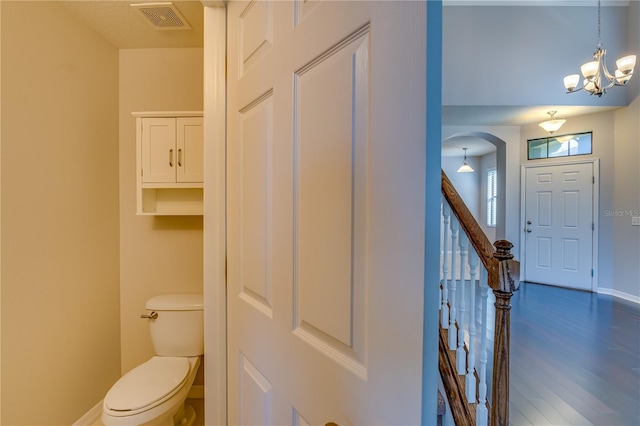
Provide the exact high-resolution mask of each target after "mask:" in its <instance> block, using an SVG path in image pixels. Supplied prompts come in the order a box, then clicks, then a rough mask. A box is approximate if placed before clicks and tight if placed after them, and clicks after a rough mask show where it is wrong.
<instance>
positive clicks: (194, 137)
mask: <svg viewBox="0 0 640 426" xmlns="http://www.w3.org/2000/svg"><path fill="white" fill-rule="evenodd" d="M176 124H177V138H176V149H177V160H176V161H177V163H176V164H177V169H176V181H177V182H202V181H203V168H204V162H203V158H204V152H203V145H204V143H203V141H204V136H203V128H202V117H180V118H178V119H177V123H176Z"/></svg>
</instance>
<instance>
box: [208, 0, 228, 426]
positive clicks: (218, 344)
mask: <svg viewBox="0 0 640 426" xmlns="http://www.w3.org/2000/svg"><path fill="white" fill-rule="evenodd" d="M202 3H203V7H204V46H205V48H204V51H203V61H204V94H203V103H204V159H205V167H204V182H205V185H204V215H203V220H204V231H203V234H204V237H203V246H204V247H203V252H204V258H203V264H204V265H203V267H204V271H203V272H204V285H203V287H204V307H205V309H204V321H205V336H204V352H205V354H206V356H205V357H204V365H205V369H204V382H205V389H206V390H205V401H204V404H205V412H206V413H207V414H206V416H207V424H214V425H226V424H227V310H226V308H227V291H226V289H227V277H226V260H227V236H226V229H227V219H226V214H227V213H226V186H227V182H226V175H227V172H226V157H227V155H226V146H227V130H226V129H227V112H226V111H227V99H226V57H227V53H226V49H227V46H226V44H227V9H226V3H225V1H221V0H206V1H205V0H203V1H202Z"/></svg>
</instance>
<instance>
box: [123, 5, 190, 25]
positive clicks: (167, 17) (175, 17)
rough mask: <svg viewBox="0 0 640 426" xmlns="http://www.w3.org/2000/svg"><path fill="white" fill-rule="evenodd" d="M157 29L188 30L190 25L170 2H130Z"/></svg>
mask: <svg viewBox="0 0 640 426" xmlns="http://www.w3.org/2000/svg"><path fill="white" fill-rule="evenodd" d="M131 6H132V7H135V8H136V9H137V10H138V12H140V13H141V14H142V16H144V17H145V18H146V21H147V22H149V24H151V26H152V27H153V28H155V29H157V30H190V29H191V26H189V23H188V22H187V20H186V19H184V17H183V16H182V15H181V14H180V12H179V11H178V9H176V7H175V6H174V5H173V4H172V3H169V2H167V3H139V4H132V5H131Z"/></svg>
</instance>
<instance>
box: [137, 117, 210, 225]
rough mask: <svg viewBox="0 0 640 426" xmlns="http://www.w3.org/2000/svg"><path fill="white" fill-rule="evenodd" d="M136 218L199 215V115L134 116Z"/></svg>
mask: <svg viewBox="0 0 640 426" xmlns="http://www.w3.org/2000/svg"><path fill="white" fill-rule="evenodd" d="M133 116H134V117H135V118H136V150H137V156H136V157H137V161H136V164H137V170H136V172H137V185H136V187H137V214H139V215H201V214H202V201H203V196H202V195H203V168H204V166H203V165H204V161H203V158H204V156H203V146H204V138H203V125H202V122H203V120H202V113H201V112H189V111H187V112H136V113H133Z"/></svg>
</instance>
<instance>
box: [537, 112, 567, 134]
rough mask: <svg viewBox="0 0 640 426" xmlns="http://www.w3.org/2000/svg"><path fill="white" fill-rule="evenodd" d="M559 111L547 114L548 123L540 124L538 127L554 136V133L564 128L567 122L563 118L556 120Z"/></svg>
mask: <svg viewBox="0 0 640 426" xmlns="http://www.w3.org/2000/svg"><path fill="white" fill-rule="evenodd" d="M557 112H558V111H549V112H547V114H549V119H548V120H547V121H543V122H542V123H540V124H538V126H540V127H542V128H543V129H545V130H546V131H547V132H549V133H551V134H553V132H555V131H557V130H558V129H560V127H562V125H563V124H564V123H565V122H566V121H567V120H565V119H562V118H555V115H556V113H557Z"/></svg>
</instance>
